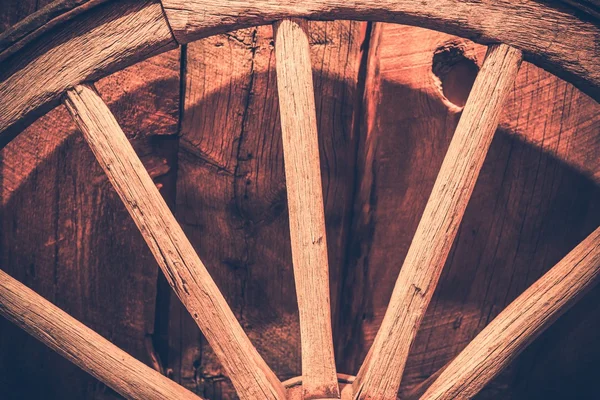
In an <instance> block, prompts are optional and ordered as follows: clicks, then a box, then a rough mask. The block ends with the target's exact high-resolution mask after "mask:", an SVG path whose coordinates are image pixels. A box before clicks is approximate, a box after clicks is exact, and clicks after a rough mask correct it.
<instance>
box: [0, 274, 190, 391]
mask: <svg viewBox="0 0 600 400" xmlns="http://www.w3.org/2000/svg"><path fill="white" fill-rule="evenodd" d="M0 314H2V315H3V316H4V317H6V318H7V319H9V320H10V321H12V322H13V323H15V324H16V325H18V326H19V327H20V328H22V329H24V330H26V331H27V332H28V333H29V334H31V335H32V336H33V337H35V338H36V339H38V340H39V341H41V342H42V343H44V344H45V345H46V346H48V347H50V348H51V349H52V350H54V351H56V352H57V353H58V354H60V355H61V356H63V357H65V358H66V359H68V360H69V361H71V362H72V363H74V364H76V365H77V366H78V367H80V368H81V369H83V370H85V371H86V372H88V373H90V374H91V375H93V376H94V377H95V378H97V379H99V380H101V381H102V382H104V383H105V384H106V385H108V386H110V387H111V388H112V389H114V390H115V391H116V392H117V393H119V394H121V395H122V396H124V397H125V398H127V399H139V400H164V399H185V400H199V398H198V397H196V396H195V395H194V394H192V393H191V392H189V391H188V390H187V389H184V388H183V387H181V386H179V385H178V384H176V383H175V382H173V381H172V380H170V379H168V378H166V377H165V376H163V375H161V374H160V373H158V372H157V371H155V370H153V369H152V368H150V367H148V366H146V365H145V364H143V363H141V362H140V361H138V360H136V359H135V358H133V357H131V356H130V355H129V354H127V353H126V352H124V351H123V350H121V349H119V348H118V347H117V346H115V345H114V344H112V343H111V342H109V341H108V340H106V339H104V338H103V337H102V336H100V335H99V334H97V333H96V332H94V331H93V330H91V329H90V328H88V327H86V326H85V325H83V324H82V323H81V322H79V321H77V320H76V319H75V318H73V317H71V316H70V315H69V314H67V313H65V312H64V311H62V310H61V309H59V308H58V307H56V306H55V305H54V304H52V303H50V302H49V301H47V300H46V299H44V298H43V297H42V296H40V295H39V294H37V293H35V292H34V291H33V290H31V289H29V288H28V287H27V286H25V285H23V284H22V283H20V282H19V281H17V280H15V279H13V278H12V277H11V276H9V275H8V274H6V273H5V272H4V271H1V270H0Z"/></svg>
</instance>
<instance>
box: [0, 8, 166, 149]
mask: <svg viewBox="0 0 600 400" xmlns="http://www.w3.org/2000/svg"><path fill="white" fill-rule="evenodd" d="M175 46H176V44H175V41H174V40H173V38H172V35H171V31H170V29H169V27H168V25H167V23H166V21H165V19H164V16H163V12H162V9H161V5H160V3H159V2H158V1H155V0H149V1H135V0H126V1H118V2H111V3H108V4H104V5H100V6H98V7H95V8H94V9H93V10H91V11H90V12H89V13H83V14H81V15H80V18H75V19H73V20H71V21H69V22H67V23H65V24H63V25H60V26H57V27H55V28H54V29H53V30H52V33H47V34H45V35H44V36H43V37H41V38H39V40H36V41H33V42H32V43H30V44H29V45H27V46H25V47H24V48H23V49H22V50H21V51H19V52H17V53H16V54H14V55H13V56H12V57H10V58H8V59H7V60H5V61H3V62H2V67H1V68H0V99H1V100H0V103H2V105H3V112H2V114H0V132H2V134H1V135H0V146H2V145H5V144H6V143H7V142H8V141H9V140H11V139H12V137H13V136H14V135H15V134H17V133H18V132H19V131H20V130H21V129H22V128H23V127H25V126H27V125H28V124H29V123H31V122H32V121H33V120H34V119H35V118H37V117H38V116H40V115H42V114H43V113H45V112H47V111H48V110H49V109H50V108H51V107H53V106H55V105H56V104H58V102H59V97H60V95H61V94H62V93H63V92H64V91H65V90H66V89H67V88H69V87H72V86H73V85H75V84H78V83H80V82H82V81H84V80H88V79H97V78H100V77H102V76H105V75H107V74H108V73H110V72H114V71H115V70H117V69H120V68H123V67H126V66H128V65H130V64H133V63H134V62H136V61H139V60H142V59H144V58H147V57H149V56H151V55H154V54H157V53H160V52H164V51H166V50H169V49H173V48H175Z"/></svg>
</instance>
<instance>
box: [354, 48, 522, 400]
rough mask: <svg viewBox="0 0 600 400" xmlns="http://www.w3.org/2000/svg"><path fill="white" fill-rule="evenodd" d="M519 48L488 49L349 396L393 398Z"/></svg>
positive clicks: (514, 73)
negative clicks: (380, 321)
mask: <svg viewBox="0 0 600 400" xmlns="http://www.w3.org/2000/svg"><path fill="white" fill-rule="evenodd" d="M521 60H522V55H521V52H520V51H519V50H516V49H513V48H511V47H509V46H506V45H498V46H492V47H490V48H489V49H488V53H487V56H486V58H485V61H484V64H483V67H482V69H481V71H480V72H479V74H478V75H477V79H476V80H475V82H474V84H473V88H472V90H471V93H470V94H469V97H468V100H467V102H466V105H465V109H464V112H463V114H462V116H461V119H460V122H459V123H458V126H457V128H456V132H455V133H454V135H453V137H452V141H451V142H450V146H449V148H448V152H447V154H446V156H445V157H444V161H443V162H442V166H441V168H440V172H439V174H438V176H437V178H436V181H435V184H434V186H433V189H432V192H431V195H430V197H429V200H428V201H427V205H426V206H425V210H424V211H423V216H422V217H421V221H420V222H419V226H418V227H417V231H416V233H415V236H414V237H413V239H412V243H411V245H410V247H409V249H408V253H407V255H406V258H405V260H404V264H403V266H402V269H401V270H400V275H399V276H398V280H397V281H396V285H395V287H394V291H393V292H392V297H391V299H390V303H389V306H388V309H387V310H386V313H385V316H384V319H383V321H382V323H381V327H380V328H379V332H378V333H377V336H376V337H375V341H374V342H373V346H372V347H371V349H370V350H369V353H368V354H367V356H366V358H365V361H364V364H363V365H362V366H361V368H360V371H359V373H358V375H357V377H356V381H355V382H354V384H353V387H354V397H355V398H356V399H394V398H396V394H397V393H398V389H399V387H400V380H401V379H402V373H403V372H404V366H405V363H406V359H407V358H408V352H409V349H410V346H411V345H412V342H413V340H414V337H415V336H416V333H417V331H418V329H419V325H420V324H421V320H422V318H423V316H424V314H425V312H426V310H427V306H428V305H429V301H430V300H431V297H432V296H433V292H434V290H435V288H436V286H437V282H438V280H439V277H440V275H441V273H442V268H443V267H444V264H445V263H446V258H447V257H448V254H449V252H450V247H451V246H452V243H453V242H454V238H455V236H456V233H457V231H458V227H459V225H460V223H461V221H462V218H463V215H464V212H465V210H466V208H467V204H468V202H469V199H470V197H471V193H472V192H473V188H474V187H475V182H476V181H477V177H478V176H479V171H480V169H481V166H482V165H483V161H484V159H485V157H486V156H487V152H488V149H489V147H490V144H491V143H492V139H493V137H494V133H495V131H496V128H497V126H498V121H499V119H500V113H501V110H502V106H503V105H504V102H505V100H506V97H507V96H508V93H509V91H510V89H511V88H512V85H513V83H514V81H515V79H516V76H517V73H518V71H519V67H520V65H521Z"/></svg>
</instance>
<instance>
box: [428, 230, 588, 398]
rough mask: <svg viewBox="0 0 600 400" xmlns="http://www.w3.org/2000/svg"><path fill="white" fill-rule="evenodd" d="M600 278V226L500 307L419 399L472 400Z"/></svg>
mask: <svg viewBox="0 0 600 400" xmlns="http://www.w3.org/2000/svg"><path fill="white" fill-rule="evenodd" d="M599 275H600V228H598V229H596V230H595V231H594V232H592V234H590V236H588V237H587V238H586V239H585V240H584V241H583V242H581V243H580V244H579V245H578V246H577V247H576V248H575V249H573V251H571V252H570V253H569V254H568V255H567V256H566V257H565V258H563V259H562V260H561V261H560V262H559V263H558V264H556V266H555V267H554V268H552V269H551V270H550V271H549V272H547V273H546V274H545V275H544V276H542V277H541V278H540V279H539V280H538V281H537V282H536V283H534V284H533V285H532V286H531V287H529V288H528V289H527V290H526V291H525V292H523V293H522V294H521V295H520V296H519V297H517V299H516V300H515V301H513V302H512V303H511V304H510V305H509V306H508V307H507V308H506V309H504V310H503V311H502V312H501V313H500V314H499V315H498V316H497V317H496V318H495V319H494V320H493V321H492V322H491V323H490V324H489V325H488V326H487V327H486V328H485V329H484V330H483V331H481V332H480V333H479V335H477V337H476V338H475V339H473V341H472V342H471V343H469V345H468V346H467V347H466V348H465V349H464V350H463V351H462V352H461V353H460V354H459V355H458V356H457V357H456V358H455V359H454V361H452V362H451V363H450V365H448V367H447V368H446V369H445V370H444V371H443V372H442V374H441V375H440V377H439V378H438V379H437V380H436V381H435V382H434V383H433V384H432V385H431V387H430V388H429V389H428V390H427V391H426V392H425V394H424V395H423V396H422V397H421V399H424V400H429V399H470V398H472V397H473V396H475V395H476V394H477V393H478V392H479V391H480V390H481V389H482V387H483V386H484V385H486V384H487V383H488V382H489V381H490V380H492V379H493V378H494V377H495V376H496V375H497V374H499V373H500V371H502V369H504V368H505V367H506V366H507V365H508V364H509V363H510V362H511V361H512V360H513V359H514V358H515V357H516V356H517V355H518V354H519V353H520V352H521V351H523V349H524V348H525V347H526V346H527V345H528V344H529V343H531V342H532V341H533V340H534V339H535V338H536V337H537V336H538V335H539V334H540V333H541V332H542V331H544V329H546V328H547V327H548V326H549V325H550V324H552V323H553V322H554V321H555V320H556V319H557V318H558V317H559V316H560V315H561V314H562V313H564V312H565V311H566V310H567V309H568V308H569V307H570V306H572V305H573V303H574V302H575V301H577V300H578V299H579V298H580V297H581V296H582V295H583V294H584V293H586V292H587V291H588V290H589V289H590V288H591V287H592V285H593V284H595V283H596V282H597V278H598V276H599Z"/></svg>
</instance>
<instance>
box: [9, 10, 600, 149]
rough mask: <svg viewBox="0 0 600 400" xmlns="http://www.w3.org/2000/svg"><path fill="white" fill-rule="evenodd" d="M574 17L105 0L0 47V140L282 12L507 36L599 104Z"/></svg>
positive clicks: (596, 55) (588, 32)
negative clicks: (123, 75) (79, 98)
mask: <svg viewBox="0 0 600 400" xmlns="http://www.w3.org/2000/svg"><path fill="white" fill-rule="evenodd" d="M73 1H77V0H73ZM81 1H83V0H81ZM91 1H98V0H91ZM99 2H100V1H99ZM163 7H164V9H163ZM475 15H476V16H477V17H476V18H475V17H472V16H475ZM579 15H582V14H580V13H579V12H578V11H576V10H575V9H573V8H572V7H569V6H567V5H565V4H564V3H563V2H556V4H554V3H553V4H550V5H547V4H543V3H541V2H537V1H534V0H524V1H520V2H514V1H511V0H499V1H496V2H464V1H460V0H438V1H435V2H433V1H426V2H423V1H421V0H406V1H396V0H382V1H378V2H373V1H367V0H360V1H354V2H346V1H344V0H306V1H302V2H281V1H278V0H256V1H252V2H249V1H246V0H231V1H222V0H218V1H217V0H163V2H162V4H161V3H160V2H159V1H158V0H146V1H134V0H123V1H115V0H112V1H111V0H107V2H106V3H103V4H100V5H97V6H96V7H94V8H92V9H91V10H87V11H85V12H81V13H78V14H77V15H74V16H73V17H72V18H70V19H69V18H64V21H62V23H57V24H56V25H55V26H54V27H53V28H52V29H49V30H48V31H45V32H44V35H42V36H41V37H39V38H37V39H35V40H32V41H31V42H30V43H27V44H26V45H20V44H19V43H20V42H17V43H15V44H14V45H15V46H22V48H19V49H17V50H16V51H14V52H12V51H11V48H8V49H6V50H4V51H5V52H9V53H10V54H12V55H11V56H10V57H8V58H7V59H6V60H3V61H2V62H0V104H2V105H3V107H4V108H5V110H3V113H1V114H0V147H3V146H4V145H5V144H6V143H8V142H9V141H10V140H11V139H12V138H13V137H14V136H15V135H17V134H18V133H19V132H20V131H22V130H23V129H24V128H25V127H26V126H28V125H29V124H30V123H31V122H33V121H34V120H35V119H36V118H38V117H39V116H41V115H43V114H44V113H45V112H47V111H49V110H50V109H51V108H52V107H53V106H55V105H57V104H58V102H59V98H60V96H61V94H62V93H63V92H64V91H66V90H67V89H68V88H70V87H73V86H74V85H76V84H79V83H81V82H84V81H91V80H95V79H99V78H101V77H103V76H106V75H108V74H110V73H112V72H114V71H116V70H119V69H121V68H124V67H126V66H128V65H131V64H134V63H135V62H138V61H141V60H143V59H146V58H148V57H150V56H153V55H156V54H158V53H161V52H164V51H167V50H170V49H173V48H175V47H177V44H178V42H179V43H188V42H190V41H193V40H197V39H201V38H203V37H207V36H211V35H214V34H217V33H222V32H227V31H231V30H235V29H239V28H243V27H249V26H255V25H261V24H271V23H273V22H275V21H277V20H281V19H284V18H308V19H354V20H367V21H381V22H395V23H403V24H407V25H416V26H422V27H425V28H430V29H435V30H438V31H442V32H446V33H449V34H454V35H458V36H462V37H466V38H469V39H472V40H474V41H475V42H478V43H482V44H491V43H505V44H508V45H510V46H512V47H515V48H517V49H520V50H522V51H523V53H524V58H525V60H527V61H530V62H532V63H534V64H536V65H538V66H539V67H541V68H543V69H546V70H547V71H549V72H551V73H553V74H555V75H557V76H558V77H560V78H562V79H565V80H566V81H568V82H570V83H572V84H574V85H575V86H576V87H578V88H579V89H580V90H582V91H583V92H584V93H587V94H588V95H590V96H591V97H592V98H594V99H595V100H596V101H600V69H599V68H598V67H597V64H598V59H600V46H597V43H598V42H599V41H600V27H599V26H598V24H597V22H598V21H597V20H594V19H593V18H592V17H591V16H584V17H583V18H580V17H579ZM165 16H166V17H167V18H168V21H167V18H165ZM532 22H535V23H532ZM10 34H11V33H8V34H7V35H8V36H10ZM173 34H174V35H175V37H174V36H173ZM175 38H176V39H177V40H176V39H175Z"/></svg>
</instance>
